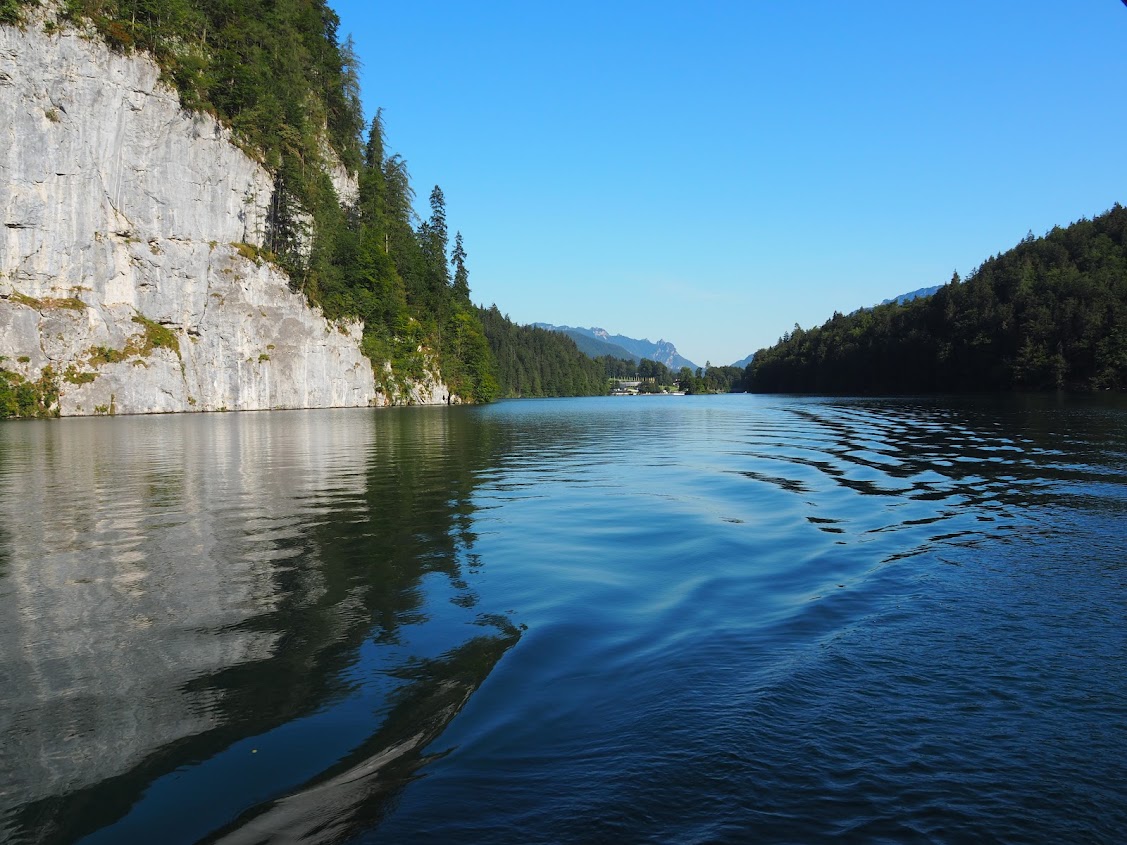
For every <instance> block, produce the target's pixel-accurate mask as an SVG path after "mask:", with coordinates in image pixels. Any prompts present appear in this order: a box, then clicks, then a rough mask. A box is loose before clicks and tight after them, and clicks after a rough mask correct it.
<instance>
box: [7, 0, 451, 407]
mask: <svg viewBox="0 0 1127 845" xmlns="http://www.w3.org/2000/svg"><path fill="white" fill-rule="evenodd" d="M46 14H48V15H50V14H51V13H50V11H48V12H47V13H46ZM159 76H160V72H159V69H158V68H157V66H156V65H155V64H154V63H153V62H152V61H151V60H150V59H148V58H147V57H144V56H140V55H120V54H116V53H113V52H111V51H110V50H109V49H108V48H106V47H105V46H104V45H103V44H102V43H101V42H100V41H98V40H97V39H95V38H90V37H87V36H86V35H85V34H83V33H79V32H75V31H73V30H67V29H63V30H61V31H57V32H55V33H54V34H47V32H45V30H44V26H43V19H42V18H39V19H33V20H32V21H31V22H29V23H28V25H27V27H26V28H25V29H22V30H21V29H18V28H15V27H0V114H3V115H4V116H5V120H4V121H2V122H0V224H2V226H3V228H0V356H4V360H3V361H0V367H2V368H4V369H8V370H12V371H15V372H18V373H19V374H20V375H22V376H24V377H25V378H28V379H29V380H35V379H37V378H38V377H39V376H40V375H41V374H42V373H43V371H44V369H45V368H47V367H50V368H51V371H52V372H54V373H55V374H57V375H58V376H59V378H60V381H59V385H60V400H59V406H60V412H61V413H62V414H63V415H84V414H95V413H108V412H116V413H149V412H174V411H205V410H222V409H229V410H253V409H266V408H312V407H337V406H367V405H381V404H386V403H387V401H388V400H387V398H386V397H385V396H384V395H383V394H381V393H380V392H378V391H377V388H376V385H375V379H374V377H373V371H372V366H371V363H370V362H369V361H368V359H367V358H366V357H364V355H362V354H361V352H360V337H361V330H362V327H361V325H360V324H358V323H347V324H337V323H332V322H329V321H328V320H326V319H325V318H324V317H323V316H322V315H321V314H320V312H319V311H318V310H317V309H315V308H311V307H310V306H309V305H308V303H307V302H306V301H305V299H304V297H303V296H302V295H301V294H300V293H295V292H293V291H291V289H290V285H289V279H288V277H287V276H286V275H285V274H284V273H283V272H281V271H280V270H278V269H277V268H276V267H274V266H273V265H272V264H269V263H267V262H265V261H263V260H261V259H260V258H259V257H258V250H259V248H260V247H261V246H262V243H263V237H264V234H265V229H266V216H267V210H268V208H269V204H270V201H271V194H272V190H273V181H272V179H271V178H270V175H269V173H268V172H267V171H266V170H265V169H264V168H262V167H261V166H260V165H259V164H258V163H257V162H255V161H254V160H252V159H251V158H249V157H248V156H247V155H246V154H245V153H243V152H242V151H241V150H240V149H239V148H238V147H236V146H235V145H234V144H233V143H232V139H231V135H230V133H229V132H228V131H227V130H226V129H224V128H223V127H222V126H220V125H219V124H218V123H217V122H216V121H215V120H214V119H213V118H211V117H210V116H207V115H199V114H195V115H193V114H189V113H187V112H185V111H183V110H182V109H181V108H180V103H179V99H178V97H177V94H176V92H175V91H174V90H172V89H171V88H169V87H168V86H167V85H165V84H164V83H162V82H160V79H159ZM333 177H334V182H335V183H336V186H337V190H338V194H339V195H340V196H342V197H343V198H345V200H346V201H347V200H349V199H351V198H352V197H354V196H355V180H353V179H351V177H350V176H349V174H347V173H346V172H345V171H344V170H343V169H341V168H335V169H334V173H333ZM448 393H449V391H448V390H447V389H446V387H445V385H443V384H442V383H441V381H440V380H439V379H438V378H437V377H436V378H433V379H430V380H429V381H428V382H427V383H426V384H422V385H418V386H416V387H415V388H413V389H412V390H411V391H410V395H409V396H405V397H399V399H400V401H413V402H417V403H426V404H433V403H437V402H443V401H446V397H447V395H448Z"/></svg>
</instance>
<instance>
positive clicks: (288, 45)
mask: <svg viewBox="0 0 1127 845" xmlns="http://www.w3.org/2000/svg"><path fill="white" fill-rule="evenodd" d="M39 5H41V4H40V3H38V2H35V0H0V23H7V24H12V23H17V24H19V23H24V24H26V22H27V20H28V17H27V15H28V12H29V10H30V9H31V8H32V7H34V6H39ZM58 10H59V12H58V17H59V22H58V23H55V22H54V20H52V18H50V17H48V19H47V24H46V26H47V27H48V28H51V27H54V26H79V27H92V28H93V29H94V30H95V31H96V32H97V33H99V34H100V35H101V37H102V38H104V39H105V41H106V42H107V43H108V44H109V45H110V46H111V47H113V48H114V49H116V50H119V51H123V52H130V51H133V50H144V51H147V52H148V53H150V54H151V55H152V56H154V57H155V59H156V60H157V62H158V64H159V65H160V67H161V68H162V72H163V74H164V76H165V78H166V79H167V80H168V81H169V82H170V83H171V84H173V85H175V87H176V88H177V89H178V91H179V92H180V97H181V102H182V103H183V105H184V106H185V107H186V108H188V109H189V110H192V111H196V112H208V113H211V114H214V115H215V116H216V117H217V118H218V119H219V120H220V121H221V122H222V123H224V124H226V125H227V126H229V127H230V128H231V129H232V130H233V132H234V135H235V138H236V139H237V141H238V143H239V144H240V145H241V146H242V147H243V148H244V150H246V151H247V152H248V154H250V155H251V156H252V157H254V158H257V159H258V160H259V161H261V162H262V164H263V165H264V166H265V167H266V168H267V170H268V171H269V172H270V173H271V174H272V176H273V179H274V192H273V197H274V199H273V201H272V203H271V208H270V214H269V219H268V221H267V230H266V232H265V233H264V238H263V245H264V248H263V249H259V248H256V247H254V246H252V245H249V244H247V245H242V246H241V247H240V248H241V249H243V251H244V254H245V255H246V256H247V257H248V258H254V259H255V260H258V261H272V262H275V263H276V264H278V265H279V266H281V267H282V268H283V269H284V270H286V271H287V274H288V275H289V277H290V279H291V280H292V284H293V286H294V288H295V289H297V290H300V291H301V292H303V293H304V294H305V296H306V297H307V298H308V299H309V300H310V301H311V302H313V303H315V304H317V305H320V306H321V307H322V308H323V310H324V312H325V315H326V316H327V317H329V318H340V317H358V318H361V319H362V320H363V321H364V326H365V329H364V339H363V350H364V352H365V354H367V355H368V357H370V358H371V359H372V362H373V365H374V368H375V370H376V373H377V377H378V378H380V377H382V378H383V379H384V383H383V385H382V388H383V389H384V390H385V392H387V393H389V394H390V395H395V394H396V393H397V392H398V391H400V390H401V389H402V387H403V385H404V382H405V380H406V379H411V378H416V377H419V376H421V375H422V372H423V370H424V368H426V369H433V366H434V365H435V364H437V365H438V366H439V367H440V369H441V373H442V376H443V378H444V380H445V381H446V383H447V384H448V385H449V386H450V387H451V389H452V390H453V391H454V392H455V393H457V394H459V395H460V396H462V397H463V398H466V399H469V400H473V401H486V400H488V399H490V398H492V396H493V395H494V392H495V390H496V385H495V384H494V383H493V381H492V376H491V365H490V360H489V349H488V346H487V344H486V342H485V337H484V335H483V333H482V329H481V324H480V322H479V321H478V319H477V314H476V311H475V309H474V308H473V307H472V305H471V304H470V300H469V285H468V274H467V271H466V265H465V258H466V253H465V251H464V249H463V248H462V244H461V238H460V236H457V237H455V239H454V243H453V244H451V242H450V238H449V232H448V229H447V222H446V209H445V198H444V196H443V194H442V191H441V190H440V189H439V188H438V187H437V186H436V187H435V188H434V189H433V190H432V191H431V193H430V197H429V199H430V203H429V205H430V215H429V216H428V218H427V219H425V220H422V221H419V220H418V218H417V216H416V214H415V212H414V209H413V205H412V203H413V199H414V193H413V190H412V187H411V184H410V178H409V174H408V171H407V164H406V161H405V160H404V159H403V158H402V157H401V156H399V155H393V154H389V153H388V152H387V149H386V142H385V136H384V127H383V123H382V120H381V118H380V116H379V115H378V114H377V116H376V117H375V119H374V120H373V121H372V123H371V125H370V127H367V137H366V142H365V138H364V137H363V136H364V131H365V127H364V121H363V117H362V112H361V105H360V92H359V87H358V77H357V72H356V71H357V68H356V62H355V58H354V57H353V54H352V50H351V47H350V44H349V43H344V44H342V43H341V42H340V41H339V40H338V34H337V27H338V25H339V19H338V17H337V15H336V13H335V12H333V10H332V9H331V8H329V6H328V5H327V3H326V2H325V0H63V2H61V3H59V4H58ZM342 166H343V168H344V169H345V170H347V171H350V172H352V173H355V174H356V175H357V178H358V182H359V197H358V198H356V199H355V202H354V203H353V202H346V203H345V204H343V205H342V202H341V200H342V197H339V196H337V193H336V189H335V188H334V185H333V180H332V173H333V171H334V169H335V170H340V168H341V167H342ZM344 199H351V198H344ZM385 362H390V363H391V365H392V369H391V372H390V373H388V372H387V371H386V370H385V369H384V366H383V365H384V363H385ZM381 374H382V375H381Z"/></svg>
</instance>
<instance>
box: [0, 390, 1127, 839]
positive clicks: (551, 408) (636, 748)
mask: <svg viewBox="0 0 1127 845" xmlns="http://www.w3.org/2000/svg"><path fill="white" fill-rule="evenodd" d="M1125 517H1127V404H1124V403H1123V402H1122V401H1121V400H1113V399H1109V400H1095V399H1088V400H1078V399H1059V398H1056V397H1007V398H1005V399H982V398H977V399H972V398H966V399H960V398H938V399H895V400H889V399H818V398H781V397H762V396H724V397H653V398H646V397H636V398H613V399H612V398H605V399H582V400H544V401H520V402H503V403H498V404H496V405H493V406H487V407H482V408H455V409H403V410H391V411H386V410H385V411H321V412H280V413H269V414H226V415H199V416H179V417H150V418H129V419H126V418H118V419H112V420H110V419H98V420H64V421H56V422H50V423H17V424H5V425H3V426H0V841H11V842H16V843H25V842H45V843H61V842H77V841H81V842H89V843H117V842H169V843H175V842H186V843H187V842H197V841H207V842H224V843H244V842H245V843H252V842H271V841H275V842H360V843H369V842H372V843H375V842H381V843H382V842H412V843H415V842H489V843H529V842H543V843H552V842H678V843H680V842H822V841H834V842H849V843H852V842H857V843H868V842H896V843H901V842H950V843H961V842H968V843H969V842H1013V843H1027V842H1028V843H1033V842H1038V843H1040V842H1044V843H1059V842H1106V843H1118V842H1121V841H1123V836H1124V831H1127V771H1125V770H1127V624H1125V623H1127V533H1125V528H1127V519H1125Z"/></svg>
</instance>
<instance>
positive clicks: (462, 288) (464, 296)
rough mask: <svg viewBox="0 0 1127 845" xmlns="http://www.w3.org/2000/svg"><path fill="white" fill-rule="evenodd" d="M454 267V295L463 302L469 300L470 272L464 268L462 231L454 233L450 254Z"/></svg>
mask: <svg viewBox="0 0 1127 845" xmlns="http://www.w3.org/2000/svg"><path fill="white" fill-rule="evenodd" d="M450 263H451V265H453V267H454V295H455V296H456V297H457V298H458V299H459V300H461V301H463V302H469V301H470V274H469V271H468V270H466V250H465V248H464V247H463V246H462V233H461V232H456V233H455V235H454V251H453V253H452V254H451V255H450Z"/></svg>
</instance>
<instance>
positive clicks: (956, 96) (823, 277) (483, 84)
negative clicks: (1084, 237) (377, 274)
mask: <svg viewBox="0 0 1127 845" xmlns="http://www.w3.org/2000/svg"><path fill="white" fill-rule="evenodd" d="M332 2H333V6H334V8H335V9H336V10H337V12H338V14H339V15H340V17H341V26H340V36H341V39H342V40H343V39H344V38H345V37H346V36H347V35H349V34H351V35H352V37H353V39H354V41H355V48H356V52H357V55H358V57H359V59H360V61H361V62H362V64H363V67H362V69H361V84H362V92H363V100H364V105H365V112H366V114H367V115H368V116H369V117H371V115H372V114H374V112H375V110H376V108H377V107H383V109H384V118H385V122H386V127H387V133H388V142H389V146H390V150H391V151H393V152H399V153H401V154H403V156H404V157H405V158H406V159H407V162H408V167H409V169H410V172H411V174H412V179H413V184H414V185H415V188H416V190H417V191H418V194H419V197H418V200H419V205H420V207H421V206H422V205H423V204H425V201H426V197H427V195H428V194H429V191H430V188H431V187H432V186H433V185H434V184H439V185H441V187H442V189H443V191H444V192H445V195H446V200H447V214H448V220H449V222H450V226H451V230H452V231H453V230H455V229H457V230H461V231H462V233H463V235H464V237H465V242H466V249H467V252H468V253H469V258H468V266H469V269H470V284H471V287H472V289H473V298H474V301H476V302H479V303H482V304H485V305H488V304H491V303H496V304H497V305H498V307H500V309H501V310H502V311H504V312H505V313H507V314H509V315H510V316H511V317H512V318H513V319H514V320H516V321H518V322H521V323H532V322H549V323H555V324H566V325H573V326H585V327H587V326H600V327H603V328H606V329H608V330H609V331H611V332H612V333H619V334H623V335H628V336H631V337H638V338H642V337H645V338H649V339H651V340H655V341H656V340H658V339H659V338H663V339H665V340H669V341H672V342H673V343H675V344H676V345H677V348H678V350H679V351H680V352H681V354H682V355H684V356H685V357H687V358H690V359H692V360H694V361H700V362H704V361H706V360H708V361H711V362H712V363H714V364H728V363H731V362H733V361H735V360H737V359H740V358H743V357H744V356H745V355H747V354H749V353H750V352H753V351H755V350H756V349H758V348H760V347H763V346H765V345H769V344H771V343H773V342H774V341H775V340H776V339H777V338H778V337H779V336H780V335H781V334H782V333H783V332H785V331H787V330H789V329H791V328H792V327H793V326H794V324H795V323H798V324H800V325H802V326H803V327H809V326H811V325H817V324H820V323H822V322H823V321H824V320H826V319H827V318H828V317H830V316H831V315H832V313H833V312H834V311H835V310H837V311H842V312H848V311H852V310H854V309H855V308H857V307H860V306H863V305H872V304H875V303H877V302H880V301H881V300H883V299H886V298H888V297H892V296H895V295H897V294H900V293H904V292H907V291H911V290H915V289H917V288H921V287H927V286H931V285H937V284H942V283H944V282H946V281H947V280H948V279H949V278H950V277H951V273H952V271H955V270H958V272H959V273H960V274H962V275H964V276H965V275H967V274H968V273H969V272H971V271H972V270H973V269H974V268H975V267H976V266H977V265H978V264H980V263H981V262H982V261H983V260H985V259H986V258H988V257H989V256H991V255H993V254H996V253H998V252H1002V251H1004V250H1006V249H1008V248H1009V247H1011V246H1013V245H1014V244H1015V243H1017V242H1018V241H1019V240H1020V239H1021V238H1023V237H1024V236H1025V235H1026V234H1027V233H1028V232H1033V233H1034V234H1037V235H1039V234H1043V233H1044V232H1046V231H1047V230H1049V229H1050V228H1052V227H1053V226H1055V225H1066V224H1067V223H1069V222H1071V221H1073V220H1076V219H1079V218H1081V217H1091V216H1093V215H1095V214H1099V213H1101V212H1102V211H1104V210H1106V209H1107V208H1110V207H1111V206H1112V205H1113V204H1114V203H1115V202H1123V201H1124V200H1125V199H1127V196H1125V192H1124V184H1125V177H1127V161H1125V159H1124V156H1123V155H1122V138H1123V137H1125V136H1127V131H1125V130H1127V115H1125V113H1124V110H1123V109H1122V107H1121V101H1122V91H1123V90H1124V89H1125V87H1127V50H1124V49H1123V47H1124V44H1125V43H1127V9H1125V8H1124V4H1123V3H1120V2H1115V0H1076V2H1073V3H1068V4H1061V3H1057V2H1050V0H1035V1H1034V2H1016V0H1001V2H995V3H990V4H982V3H978V2H972V0H957V1H956V2H952V3H947V4H914V3H898V2H890V1H889V0H880V2H871V3H864V4H853V3H839V2H831V0H813V1H812V2H805V3H802V4H773V3H771V4H769V3H742V2H708V3H704V4H702V5H699V6H694V7H692V8H690V7H688V6H687V5H685V4H679V3H668V2H658V3H641V2H636V1H635V0H628V1H627V2H615V3H610V4H607V3H594V2H589V1H588V0H581V2H576V3H570V4H566V5H564V6H559V7H548V6H541V5H540V4H524V3H517V2H511V0H504V2H496V3H489V4H480V5H478V6H474V7H470V6H468V5H463V4H457V3H450V2H433V1H432V0H422V2H418V3H413V4H386V5H384V4H379V5H378V6H377V5H374V4H369V3H366V2H360V0H332Z"/></svg>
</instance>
